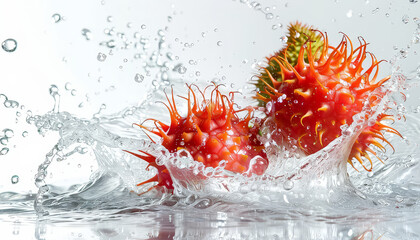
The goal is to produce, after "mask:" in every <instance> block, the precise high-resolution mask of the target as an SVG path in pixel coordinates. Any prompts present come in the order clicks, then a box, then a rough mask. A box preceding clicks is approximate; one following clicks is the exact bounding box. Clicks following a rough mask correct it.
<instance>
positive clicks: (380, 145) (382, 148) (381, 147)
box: [369, 139, 386, 152]
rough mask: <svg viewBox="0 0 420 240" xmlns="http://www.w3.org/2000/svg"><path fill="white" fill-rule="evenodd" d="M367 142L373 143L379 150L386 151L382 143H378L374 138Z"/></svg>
mask: <svg viewBox="0 0 420 240" xmlns="http://www.w3.org/2000/svg"><path fill="white" fill-rule="evenodd" d="M369 143H371V144H373V145H374V146H377V147H378V148H379V149H381V151H383V152H386V149H385V147H384V146H382V144H380V143H379V142H378V141H376V140H375V139H370V140H369Z"/></svg>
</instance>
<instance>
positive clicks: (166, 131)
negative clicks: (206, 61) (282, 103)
mask: <svg viewBox="0 0 420 240" xmlns="http://www.w3.org/2000/svg"><path fill="white" fill-rule="evenodd" d="M188 89H189V90H188V97H187V98H184V99H185V100H187V101H188V114H187V116H186V117H181V116H180V114H179V113H178V110H177V107H176V103H175V100H174V96H173V93H172V99H171V100H169V97H168V96H166V97H167V100H168V104H165V103H164V104H165V106H166V107H167V108H168V110H169V114H170V118H171V123H170V125H166V124H164V123H162V122H161V121H158V120H155V119H150V120H152V121H154V125H155V126H156V128H155V129H153V130H151V129H148V128H146V127H144V126H142V125H138V126H140V127H141V128H143V129H146V130H148V131H150V132H151V133H153V134H155V135H157V136H158V137H159V138H160V140H159V143H161V144H162V146H164V147H165V148H166V149H168V151H169V152H171V153H174V152H177V151H178V150H180V149H185V150H186V151H188V152H189V153H190V154H191V156H192V157H193V159H194V160H195V161H198V162H202V163H203V164H204V165H205V166H207V167H217V166H219V162H220V161H222V160H225V161H226V167H225V170H229V171H232V172H236V173H244V172H247V171H248V170H249V167H250V160H251V159H253V158H254V157H256V156H259V157H258V158H256V161H257V162H256V163H253V165H252V169H251V171H249V172H250V173H254V174H258V175H261V174H263V173H264V171H265V170H266V168H267V166H268V161H267V158H266V155H265V153H264V151H263V146H262V145H261V143H260V142H259V141H258V140H257V138H256V134H257V132H258V129H257V127H256V125H255V124H254V126H250V125H252V124H251V119H252V115H253V111H254V109H253V108H252V107H248V108H244V109H239V110H235V109H234V102H233V95H234V94H233V93H231V94H229V96H230V97H228V96H226V95H223V94H222V93H221V92H220V91H219V86H215V87H214V88H213V90H212V91H211V94H210V99H206V98H205V92H204V93H203V92H201V91H200V90H199V92H200V95H201V96H202V98H203V101H202V102H199V101H198V100H197V95H196V93H195V92H194V91H193V89H192V87H191V86H188ZM206 89H208V88H206ZM200 103H202V104H201V105H200ZM240 112H247V114H246V116H245V117H244V118H240V117H239V116H238V113H240ZM140 152H141V153H142V154H137V153H131V152H129V153H131V154H133V155H135V156H137V157H139V158H142V159H144V160H145V161H147V162H149V166H153V167H156V168H157V170H158V173H157V175H156V176H154V177H153V178H151V179H149V180H147V181H145V182H143V183H140V184H138V185H142V184H145V183H149V182H157V185H156V186H165V187H166V188H168V189H173V186H172V179H171V176H170V175H169V172H168V170H167V169H166V168H165V167H164V166H157V164H156V163H155V158H154V156H152V155H150V154H147V153H146V152H144V151H140Z"/></svg>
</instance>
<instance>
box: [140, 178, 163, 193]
mask: <svg viewBox="0 0 420 240" xmlns="http://www.w3.org/2000/svg"><path fill="white" fill-rule="evenodd" d="M157 181H159V177H158V175H157V174H156V175H155V176H154V177H152V178H150V179H149V180H146V181H144V182H141V183H138V184H137V185H136V186H137V187H139V186H142V185H144V184H146V183H151V182H157ZM151 189H153V187H152V188H149V189H148V190H147V191H150V190H151Z"/></svg>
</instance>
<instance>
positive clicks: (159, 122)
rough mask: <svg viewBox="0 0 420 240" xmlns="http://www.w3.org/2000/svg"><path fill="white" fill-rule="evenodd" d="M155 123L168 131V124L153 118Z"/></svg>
mask: <svg viewBox="0 0 420 240" xmlns="http://www.w3.org/2000/svg"><path fill="white" fill-rule="evenodd" d="M155 123H158V124H159V125H160V127H161V128H162V129H163V131H165V132H166V131H168V130H169V126H168V125H166V124H164V123H163V122H161V121H159V120H155Z"/></svg>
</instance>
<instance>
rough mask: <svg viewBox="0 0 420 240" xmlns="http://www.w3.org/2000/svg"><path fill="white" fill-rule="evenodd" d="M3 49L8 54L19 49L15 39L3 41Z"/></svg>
mask: <svg viewBox="0 0 420 240" xmlns="http://www.w3.org/2000/svg"><path fill="white" fill-rule="evenodd" d="M1 47H2V48H3V50H4V51H6V52H14V51H15V50H16V48H17V42H16V40H15V39H12V38H9V39H6V40H4V41H3V43H2V44H1Z"/></svg>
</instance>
